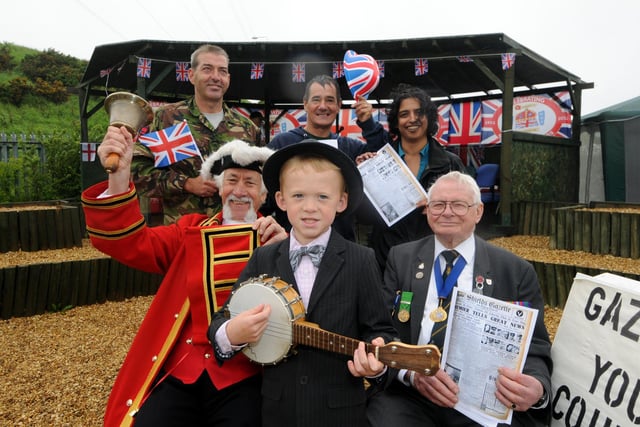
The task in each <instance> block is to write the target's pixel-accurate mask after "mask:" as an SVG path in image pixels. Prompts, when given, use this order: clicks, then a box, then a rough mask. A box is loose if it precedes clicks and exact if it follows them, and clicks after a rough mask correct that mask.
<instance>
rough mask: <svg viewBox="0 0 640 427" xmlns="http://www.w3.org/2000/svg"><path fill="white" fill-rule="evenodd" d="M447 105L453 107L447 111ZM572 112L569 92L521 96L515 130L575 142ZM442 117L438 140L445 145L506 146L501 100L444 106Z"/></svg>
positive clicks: (516, 105) (515, 109) (517, 101)
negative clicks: (572, 136) (572, 131)
mask: <svg viewBox="0 0 640 427" xmlns="http://www.w3.org/2000/svg"><path fill="white" fill-rule="evenodd" d="M446 105H450V107H449V108H448V109H447V108H446V107H445V106H446ZM571 109H572V107H571V97H570V95H569V92H567V91H565V92H557V93H554V94H541V95H528V96H518V97H515V98H514V99H513V127H512V128H513V130H514V131H517V132H526V133H534V134H537V135H547V136H552V137H556V138H567V139H568V138H571V119H572V116H571ZM438 113H439V118H438V119H439V120H438V123H439V125H440V126H439V127H440V129H439V131H438V133H437V134H436V139H437V140H438V141H439V142H440V143H441V144H443V145H449V146H455V145H495V144H500V143H501V142H502V100H500V99H491V100H486V101H482V102H480V101H471V102H461V103H454V104H442V105H440V106H439V107H438ZM447 124H448V126H447ZM444 129H446V130H447V132H448V134H445V133H444V131H443V130H444Z"/></svg>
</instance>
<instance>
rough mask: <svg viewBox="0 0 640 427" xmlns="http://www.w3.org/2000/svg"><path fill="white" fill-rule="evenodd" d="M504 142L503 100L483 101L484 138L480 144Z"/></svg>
mask: <svg viewBox="0 0 640 427" xmlns="http://www.w3.org/2000/svg"><path fill="white" fill-rule="evenodd" d="M501 142H502V101H501V100H499V99H491V100H488V101H482V140H481V141H480V144H483V145H491V144H499V143H501Z"/></svg>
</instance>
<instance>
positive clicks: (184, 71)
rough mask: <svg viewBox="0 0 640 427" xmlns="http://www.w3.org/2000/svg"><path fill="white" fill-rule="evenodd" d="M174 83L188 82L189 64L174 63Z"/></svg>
mask: <svg viewBox="0 0 640 427" xmlns="http://www.w3.org/2000/svg"><path fill="white" fill-rule="evenodd" d="M176 81H179V82H188V81H189V63H188V62H176Z"/></svg>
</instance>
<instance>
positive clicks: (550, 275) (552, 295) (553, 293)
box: [530, 261, 640, 308]
mask: <svg viewBox="0 0 640 427" xmlns="http://www.w3.org/2000/svg"><path fill="white" fill-rule="evenodd" d="M530 262H531V264H533V268H534V269H535V271H536V274H537V276H538V281H539V283H540V288H541V289H542V296H543V298H544V301H545V303H546V304H548V305H549V306H551V307H561V308H564V305H565V303H566V302H567V297H568V296H569V290H570V289H571V285H572V284H573V278H574V277H575V276H576V273H583V274H588V275H590V276H597V275H598V274H602V273H613V274H617V275H618V276H624V277H628V278H630V279H633V280H640V275H637V274H628V273H621V272H612V271H609V270H600V269H597V268H586V267H576V266H573V265H560V264H546V263H543V262H537V261H530Z"/></svg>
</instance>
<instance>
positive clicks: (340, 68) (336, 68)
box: [332, 61, 344, 79]
mask: <svg viewBox="0 0 640 427" xmlns="http://www.w3.org/2000/svg"><path fill="white" fill-rule="evenodd" d="M332 75H333V78H334V79H339V78H340V77H344V65H343V64H342V61H334V63H333V74H332Z"/></svg>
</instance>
